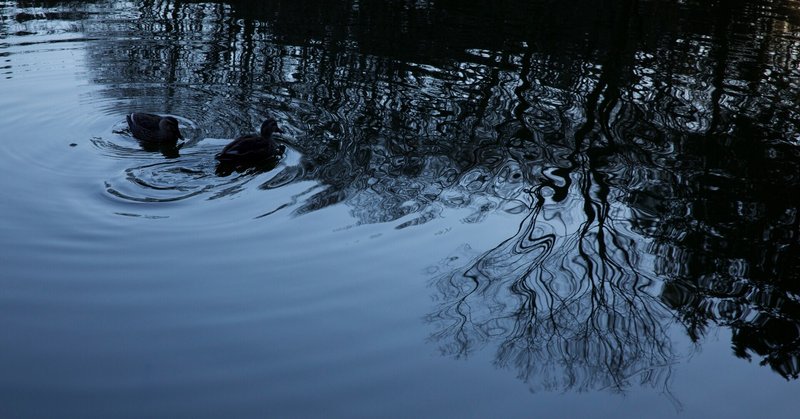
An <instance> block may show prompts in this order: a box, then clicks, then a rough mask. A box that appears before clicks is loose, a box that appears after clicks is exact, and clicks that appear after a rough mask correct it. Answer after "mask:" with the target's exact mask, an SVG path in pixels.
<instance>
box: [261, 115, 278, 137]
mask: <svg viewBox="0 0 800 419" xmlns="http://www.w3.org/2000/svg"><path fill="white" fill-rule="evenodd" d="M274 132H280V133H281V134H282V133H283V130H282V129H280V128H279V127H278V121H276V120H274V119H272V118H267V120H266V121H264V123H263V124H261V136H262V137H264V138H270V137H272V133H274Z"/></svg>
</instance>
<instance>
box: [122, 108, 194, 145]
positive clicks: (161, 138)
mask: <svg viewBox="0 0 800 419" xmlns="http://www.w3.org/2000/svg"><path fill="white" fill-rule="evenodd" d="M126 118H127V119H128V127H129V128H130V129H131V133H132V134H133V136H134V137H135V138H137V139H139V140H142V141H147V142H151V143H169V142H176V141H178V139H183V135H181V131H180V130H179V129H178V120H177V119H175V118H173V117H171V116H161V115H155V114H151V113H138V112H135V113H132V114H130V115H127V116H126Z"/></svg>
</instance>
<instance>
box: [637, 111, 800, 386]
mask: <svg viewBox="0 0 800 419" xmlns="http://www.w3.org/2000/svg"><path fill="white" fill-rule="evenodd" d="M759 113H761V114H760V115H758V117H759V120H758V123H754V122H752V121H747V120H740V121H738V123H737V124H735V125H734V126H732V127H730V128H728V129H726V133H725V134H723V135H719V134H715V135H709V136H707V137H705V138H687V139H686V141H685V142H683V143H682V144H680V147H679V150H680V152H678V153H676V154H675V156H674V161H672V162H670V166H673V165H678V162H680V164H679V165H680V166H683V164H684V163H685V162H686V161H690V160H695V161H696V160H698V159H699V158H700V157H702V158H703V163H702V166H701V167H694V168H685V167H676V168H675V170H674V172H673V173H672V174H671V176H669V177H668V178H667V179H665V182H663V183H662V182H659V184H652V185H650V186H648V187H643V188H641V189H640V190H638V191H635V192H632V193H631V194H630V195H629V197H628V198H629V199H630V202H631V204H632V206H633V207H635V208H637V210H639V211H641V213H640V215H639V216H638V217H637V218H636V224H637V227H638V228H639V229H641V230H642V231H645V232H647V234H648V235H649V236H651V237H653V238H655V239H656V240H655V242H654V243H653V244H652V246H651V248H650V249H649V251H650V252H652V253H654V254H655V255H657V263H656V265H655V271H656V273H657V274H658V275H660V276H662V277H664V278H667V279H668V282H667V285H666V287H665V289H664V291H663V293H662V295H661V298H662V300H663V301H664V303H665V304H666V305H667V306H669V307H670V308H671V309H673V310H674V311H675V312H677V313H678V314H679V316H680V317H681V320H682V322H683V323H684V324H685V325H686V327H687V331H688V332H689V334H690V336H691V337H692V338H693V339H700V338H701V337H702V336H703V335H704V334H705V333H707V331H708V329H709V327H710V326H711V325H712V324H718V325H725V326H727V327H730V328H731V330H732V331H733V348H734V351H735V353H736V355H737V356H739V357H742V358H746V359H751V358H756V359H758V360H759V361H760V362H761V363H762V364H764V365H769V366H770V367H771V368H772V369H773V370H774V371H775V372H777V373H779V374H780V375H782V376H783V377H785V378H787V379H796V378H797V377H798V374H800V297H799V296H800V294H799V292H800V274H799V273H798V272H800V270H798V268H800V246H798V237H797V236H798V232H799V231H800V229H799V228H798V227H800V225H799V224H798V199H797V197H798V196H800V195H798V194H799V193H800V188H799V187H798V185H799V183H798V180H800V164H798V162H800V149H798V147H797V146H796V145H793V144H787V143H785V142H783V141H780V140H777V141H776V138H775V136H774V134H771V133H765V132H764V130H763V127H764V126H766V125H769V124H770V122H769V121H770V120H771V119H772V118H773V117H774V116H775V115H774V114H773V110H763V111H760V112H759ZM654 217H658V219H657V220H656V219H655V218H654Z"/></svg>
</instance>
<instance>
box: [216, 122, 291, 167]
mask: <svg viewBox="0 0 800 419" xmlns="http://www.w3.org/2000/svg"><path fill="white" fill-rule="evenodd" d="M275 132H280V133H282V132H283V130H281V129H280V128H278V123H277V122H276V121H275V120H274V119H272V118H268V119H267V120H266V121H264V123H263V124H261V132H260V133H259V134H249V135H243V136H241V137H238V138H236V139H235V140H233V141H232V142H231V143H230V144H228V145H226V146H225V148H223V149H222V151H221V152H220V153H219V154H217V156H216V159H217V160H219V162H220V164H226V165H235V166H246V165H258V164H261V163H265V162H268V161H269V160H270V159H275V158H277V157H279V156H280V155H282V154H283V152H284V151H285V150H286V147H284V146H283V145H282V144H278V143H277V142H276V141H275V140H273V139H272V134H273V133H275Z"/></svg>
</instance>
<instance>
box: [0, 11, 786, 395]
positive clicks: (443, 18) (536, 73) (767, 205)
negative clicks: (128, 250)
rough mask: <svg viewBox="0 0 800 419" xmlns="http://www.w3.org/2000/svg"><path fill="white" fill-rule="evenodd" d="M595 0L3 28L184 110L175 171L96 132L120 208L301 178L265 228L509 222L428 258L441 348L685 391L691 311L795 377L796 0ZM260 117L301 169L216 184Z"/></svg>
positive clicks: (117, 96)
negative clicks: (65, 35) (51, 39)
mask: <svg viewBox="0 0 800 419" xmlns="http://www.w3.org/2000/svg"><path fill="white" fill-rule="evenodd" d="M37 3H38V2H37ZM601 3H602V4H600V3H597V2H589V1H577V2H570V3H569V4H567V5H559V6H558V7H554V6H553V5H552V3H550V2H529V1H522V0H511V1H505V2H499V3H497V4H493V5H492V6H491V7H489V6H486V3H485V2H478V1H463V0H462V1H453V0H445V1H436V2H424V1H423V2H419V1H417V2H411V1H391V2H385V1H378V0H366V1H364V0H360V1H355V0H341V1H324V2H323V1H310V2H291V1H272V2H256V1H227V2H183V1H167V0H165V1H147V0H142V1H138V2H134V3H133V4H127V3H126V4H117V3H116V2H97V3H92V4H87V2H82V4H81V5H80V6H73V7H74V8H77V9H79V11H80V12H81V14H79V15H68V14H64V13H66V12H70V13H71V11H70V10H72V9H69V8H68V7H66V6H63V5H62V6H59V7H62V8H64V10H61V11H53V12H45V13H44V14H41V13H39V12H36V11H35V10H23V11H20V12H19V13H17V15H16V17H15V20H14V21H13V22H11V21H10V20H3V21H2V23H1V24H2V25H3V26H2V28H3V29H2V30H3V31H7V32H8V33H7V34H4V36H5V38H4V39H6V38H11V37H13V36H17V35H12V34H13V33H17V32H19V33H28V32H30V33H35V32H37V31H41V30H42V27H46V24H44V23H42V21H47V19H50V18H52V19H54V20H53V22H62V23H63V22H72V23H73V24H74V22H75V21H76V19H77V20H79V21H80V22H81V24H82V25H83V26H82V27H81V28H80V31H82V32H84V34H85V36H87V37H90V38H91V39H96V40H97V41H93V42H89V43H87V44H86V50H87V51H86V53H87V57H86V60H87V63H88V64H87V67H88V68H89V69H90V70H89V75H88V77H90V78H91V80H92V82H93V83H95V84H96V85H98V86H100V88H101V91H100V92H99V93H97V94H96V95H93V96H91V97H89V98H87V99H86V100H90V101H98V102H100V103H102V105H103V109H104V111H105V112H107V113H108V114H113V115H124V114H125V113H128V112H131V111H133V110H148V111H158V112H163V113H170V114H174V115H180V116H183V117H184V118H186V119H187V120H191V121H194V123H195V124H196V126H197V127H198V128H197V129H198V133H197V135H196V137H195V138H196V139H197V140H196V142H194V143H192V144H189V145H187V146H186V147H184V148H183V149H181V150H180V158H177V159H173V160H165V159H163V157H162V156H157V157H158V158H157V160H154V159H155V157H153V156H151V155H148V156H146V157H145V156H142V155H141V154H140V153H138V151H139V150H135V151H137V153H133V152H132V151H131V150H130V149H129V147H128V146H123V147H122V148H121V149H120V148H115V147H116V146H119V145H120V144H121V143H118V142H117V141H116V140H115V139H114V138H110V139H109V138H105V137H103V138H102V140H103V141H105V142H98V143H97V144H96V145H97V147H98V149H100V150H102V152H101V153H104V154H103V155H105V156H107V157H108V156H110V157H113V158H120V160H122V159H123V158H124V159H126V160H125V161H126V168H125V169H124V170H122V171H121V173H117V174H114V175H112V176H111V178H110V179H108V181H107V182H106V187H107V188H106V191H107V192H108V193H109V194H112V195H113V196H115V197H117V198H120V199H127V200H134V201H148V202H152V201H157V202H164V201H169V200H182V199H189V198H196V197H203V198H204V199H215V198H219V197H220V196H230V195H233V194H237V193H240V192H242V191H245V190H247V189H249V188H260V190H263V191H265V193H268V192H269V191H270V190H274V189H276V188H281V187H285V186H287V185H291V184H301V183H304V184H308V185H310V186H308V187H304V188H303V191H302V192H300V193H297V194H295V195H293V196H292V197H291V198H289V199H288V201H287V202H283V203H278V204H277V205H275V203H272V202H270V207H269V208H265V209H264V210H263V211H264V212H263V213H262V214H260V217H269V216H270V215H271V214H273V213H274V212H275V211H279V210H289V211H292V212H293V213H294V214H295V215H304V214H309V213H313V212H315V211H320V210H323V209H325V208H329V207H331V206H334V205H341V206H346V207H347V208H348V209H349V211H350V214H351V215H352V217H353V218H354V219H355V220H356V223H360V224H368V223H391V225H392V226H394V227H395V228H397V229H404V228H420V226H423V225H425V224H426V223H429V222H431V221H432V220H436V219H438V218H440V217H442V216H446V215H450V214H454V213H457V212H458V213H461V212H466V213H468V215H467V216H465V217H463V218H462V221H463V222H464V223H480V222H483V221H485V220H487V218H489V217H492V216H494V215H497V214H498V213H501V212H502V213H505V214H510V215H511V216H515V217H518V220H519V229H518V231H516V232H509V233H508V235H509V238H508V239H507V240H505V241H503V242H502V243H499V244H497V245H495V246H494V247H493V248H491V249H490V250H488V251H486V252H483V253H480V254H471V253H469V252H466V251H465V254H463V255H459V257H458V258H457V259H454V260H449V261H446V262H445V263H443V264H442V265H441V266H439V267H437V275H436V279H435V280H434V281H433V284H434V287H435V289H436V295H437V297H438V306H437V307H436V309H435V310H434V311H433V313H431V314H430V316H428V321H430V322H431V324H432V325H433V327H434V328H435V329H436V331H435V333H434V335H433V340H434V341H435V342H437V344H438V345H439V347H440V348H441V349H442V351H443V352H444V353H445V354H448V355H450V356H455V357H463V356H466V355H468V354H470V353H472V352H474V351H476V350H479V349H482V348H488V347H491V348H493V349H494V350H495V354H496V355H495V362H496V364H497V365H498V366H499V367H502V368H508V369H512V370H514V371H516V373H517V374H518V375H519V376H520V378H521V379H523V380H524V381H525V382H527V383H528V384H529V385H530V386H531V387H532V388H535V389H561V390H564V389H574V390H590V389H600V388H605V389H612V390H616V391H623V390H625V389H626V388H628V387H629V386H632V385H633V384H634V383H638V384H643V385H650V386H654V387H656V388H660V389H663V390H664V391H666V392H669V388H668V383H669V377H670V374H671V366H672V365H673V364H674V363H675V362H677V361H679V360H681V359H682V356H683V355H682V354H679V353H677V352H676V350H675V349H674V348H673V342H671V340H670V334H669V333H668V332H667V330H668V329H670V328H672V327H673V325H675V324H676V322H677V324H679V325H681V326H682V327H683V328H684V329H685V330H686V332H687V333H688V335H689V336H690V337H691V338H692V339H694V340H695V341H696V342H698V344H699V343H701V341H702V338H703V336H704V335H706V334H707V333H708V332H709V330H710V329H712V328H715V327H726V328H730V329H731V330H732V331H733V341H734V342H733V343H734V348H735V353H736V355H737V356H740V357H743V358H755V359H757V360H758V361H759V362H761V363H762V364H764V365H768V366H769V367H771V368H772V369H773V370H774V371H775V372H777V373H778V374H780V375H781V376H783V377H785V378H787V379H795V378H797V377H798V375H799V374H800V367H798V365H800V358H798V357H799V356H800V352H799V351H800V312H799V311H798V309H800V307H798V302H800V298H799V297H798V295H800V294H798V291H799V290H798V284H800V281H799V280H798V279H800V278H798V274H797V272H799V271H800V270H798V268H800V262H798V261H800V250H798V249H799V248H800V245H799V244H798V231H800V228H798V227H800V226H799V225H798V222H799V221H798V204H797V200H796V198H795V197H796V196H798V192H800V191H798V187H799V186H798V185H800V178H799V177H798V173H800V167H798V161H799V160H800V155H799V154H798V146H799V145H800V114H798V113H797V112H796V98H797V97H799V96H800V67H799V66H798V63H800V42H798V40H800V13H798V12H797V11H796V10H797V8H796V5H795V4H794V3H793V2H791V1H777V2H776V1H766V0H763V1H755V2H745V1H741V0H737V1H731V2H711V1H693V2H661V1H646V0H639V1H635V0H625V1H619V2H611V4H607V3H608V2H601ZM16 4H17V5H18V6H19V8H24V7H28V6H30V5H28V2H17V3H16ZM30 7H34V6H30ZM53 9H58V8H57V7H53ZM47 13H55V14H51V15H48V14H47ZM108 15H112V16H114V17H115V18H114V19H103V18H96V16H108ZM500 19H502V22H503V25H502V27H501V28H498V25H497V24H496V22H497V21H498V20H500ZM60 24H61V23H58V24H55V23H54V25H56V27H61V26H59V25H60ZM63 27H64V28H67V27H69V25H64V26H63ZM19 36H22V35H19ZM25 36H28V35H25ZM4 42H7V43H8V42H10V41H7V40H4ZM13 42H21V41H19V39H15V40H13ZM267 113H269V114H270V115H273V116H274V117H275V118H276V119H278V120H279V121H280V124H281V126H282V127H283V128H284V129H285V130H286V131H287V134H286V135H285V136H284V138H281V140H282V141H285V142H286V143H287V144H288V145H289V146H290V148H291V149H292V150H293V151H292V153H291V155H290V156H289V161H287V162H282V163H281V164H279V165H278V166H277V167H275V168H274V169H273V170H272V171H271V172H270V175H269V178H268V179H266V180H265V179H263V178H260V177H257V176H254V175H253V174H251V173H243V174H238V175H234V176H232V177H230V178H222V179H221V178H219V177H217V176H215V174H214V164H215V163H214V162H213V155H214V154H215V153H216V152H217V151H218V150H219V149H220V148H221V147H222V146H223V145H224V142H223V140H217V139H224V138H233V137H235V136H236V135H238V134H240V133H241V132H242V130H249V127H253V126H257V125H258V124H259V122H260V120H261V119H262V118H263V115H264V114H267ZM128 160H129V164H127V163H128ZM276 207H277V209H273V208H276ZM450 245H453V246H455V245H454V244H452V243H451V244H450ZM465 258H466V259H468V261H464V259H465Z"/></svg>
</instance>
